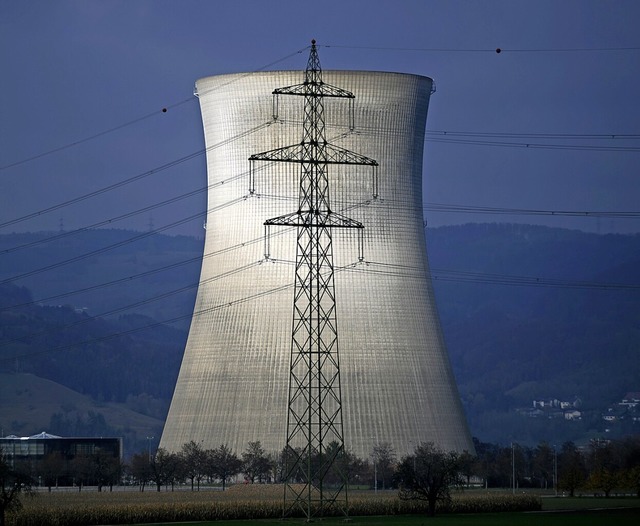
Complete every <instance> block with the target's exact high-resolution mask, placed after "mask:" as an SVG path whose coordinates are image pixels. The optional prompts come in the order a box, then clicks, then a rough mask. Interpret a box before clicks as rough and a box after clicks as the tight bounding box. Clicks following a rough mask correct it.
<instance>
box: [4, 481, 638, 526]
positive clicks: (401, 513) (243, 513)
mask: <svg viewBox="0 0 640 526" xmlns="http://www.w3.org/2000/svg"><path fill="white" fill-rule="evenodd" d="M281 499H282V487H281V486H272V485H254V486H244V485H239V486H234V487H231V488H230V489H229V490H227V491H225V492H222V491H219V490H211V489H209V490H204V491H200V492H191V491H189V490H185V489H180V490H177V491H174V492H166V491H162V492H160V493H158V492H156V491H153V489H151V491H150V490H149V488H148V489H147V490H146V491H145V492H140V491H137V490H136V489H134V488H130V489H129V490H127V491H123V490H122V488H118V489H117V490H116V491H114V492H105V491H103V492H101V493H98V492H97V491H95V489H88V488H86V489H85V490H83V491H82V492H81V493H79V492H77V491H55V490H54V492H52V493H48V492H46V491H43V492H40V493H39V494H38V495H37V496H35V497H33V498H25V499H24V510H23V512H22V513H20V514H19V515H17V516H14V517H11V519H10V521H9V522H8V524H9V525H11V526H41V525H43V524H60V525H70V526H81V525H82V526H84V525H87V524H102V525H105V524H142V523H146V524H156V525H160V524H172V525H173V526H178V525H187V524H194V523H196V524H200V525H210V526H213V525H214V524H215V526H246V525H249V524H259V525H261V526H276V525H279V526H282V525H283V521H282V520H281V519H279V518H275V519H274V518H273V517H279V516H280V513H281V511H280V510H281V505H282V502H281ZM349 500H350V504H351V506H352V509H353V510H354V511H352V513H351V515H352V516H351V518H350V523H351V524H353V525H354V526H360V525H363V526H364V525H369V524H371V525H373V526H376V525H380V526H405V525H406V526H418V525H421V524H434V521H435V523H436V524H439V525H441V526H458V525H460V526H485V525H486V526H489V525H491V526H502V525H505V526H506V525H514V526H555V525H559V526H560V525H562V526H572V525H574V524H575V525H576V526H577V525H580V526H590V525H593V526H596V525H602V524H609V525H612V526H613V525H615V526H626V525H631V524H633V525H634V526H636V525H637V524H640V499H637V498H609V499H605V498H593V497H576V498H564V497H559V498H554V497H551V496H544V497H543V498H542V499H540V496H539V495H537V494H533V495H531V494H529V495H518V496H516V498H515V499H514V498H513V496H512V495H511V494H510V493H509V492H496V491H492V492H489V493H487V492H485V491H482V490H473V491H465V492H462V493H459V494H456V495H455V498H454V504H453V507H452V510H450V511H452V512H449V513H441V514H439V515H437V516H436V518H435V519H431V518H428V517H426V516H425V515H424V513H423V512H421V511H420V509H418V508H416V507H413V508H412V506H414V505H413V503H406V502H402V501H399V500H398V499H397V493H396V492H395V491H386V492H382V491H379V492H378V493H377V494H375V493H374V492H372V491H354V492H350V497H349ZM532 502H533V506H532ZM536 503H537V505H536ZM496 509H503V510H506V511H502V512H500V513H495V512H494V510H496ZM514 509H537V510H538V511H535V512H531V511H529V512H523V511H512V510H514ZM457 510H463V511H471V512H472V513H457ZM211 517H216V518H217V519H216V520H215V521H208V522H207V521H203V519H207V520H208V519H209V518H211ZM232 518H233V519H236V520H230V519H232ZM237 518H240V519H239V520H238V519H237ZM158 521H165V522H158ZM180 521H182V522H180ZM185 521H189V522H185ZM284 522H285V523H286V522H289V523H292V524H294V523H301V522H302V519H290V520H288V521H284ZM322 524H323V526H333V525H335V526H337V525H342V526H344V520H343V519H333V518H329V519H324V520H322Z"/></svg>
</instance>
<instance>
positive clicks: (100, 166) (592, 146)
mask: <svg viewBox="0 0 640 526" xmlns="http://www.w3.org/2000/svg"><path fill="white" fill-rule="evenodd" d="M639 25H640V2H637V1H636V0H628V1H627V0H618V1H615V2H614V1H610V2H605V1H595V0H579V1H574V0H563V1H561V2H560V1H557V0H538V1H535V2H533V1H520V0H507V1H502V0H494V1H491V0H486V1H461V0H392V1H385V0H340V1H335V0H325V1H323V2H310V1H303V0H296V1H293V0H280V1H264V0H262V1H260V0H206V1H205V0H179V1H178V0H155V1H151V0H135V1H132V0H126V1H120V0H102V1H97V0H84V1H81V0H77V1H68V0H0V71H2V81H0V190H1V191H0V234H4V233H10V232H14V231H15V232H22V231H37V230H52V231H58V230H60V229H63V230H65V231H69V230H75V229H79V228H87V227H113V228H131V229H137V230H148V229H150V228H155V229H159V230H161V231H162V232H164V233H166V234H188V235H196V236H203V228H202V227H203V223H204V217H203V216H202V215H199V214H202V212H204V210H205V209H206V198H205V193H204V192H202V191H198V190H202V189H204V187H205V186H206V165H205V159H204V157H203V155H201V153H202V150H203V148H204V138H203V132H202V124H201V119H200V113H199V107H198V100H197V98H196V97H194V96H193V87H194V83H195V81H196V80H197V79H199V78H202V77H206V76H210V75H217V74H224V73H236V72H251V71H258V70H263V69H267V70H269V69H294V70H298V69H299V70H303V69H304V67H305V66H306V59H307V54H308V46H309V43H310V40H311V39H312V38H313V39H316V40H317V43H318V46H319V48H318V50H319V54H320V60H321V63H322V67H323V68H324V69H352V70H378V71H397V72H404V73H414V74H419V75H425V76H428V77H431V78H433V79H434V80H435V83H436V87H437V91H436V93H434V95H433V96H432V99H431V103H430V107H429V115H428V119H427V140H426V141H425V160H424V175H423V177H424V202H425V218H426V220H427V221H428V225H429V226H430V227H437V226H441V225H447V224H458V223H465V222H481V221H491V222H493V221H499V222H524V223H536V224H545V225H549V226H557V227H566V228H576V229H581V230H586V231H591V232H600V233H608V232H618V233H632V232H640V205H639V203H640V184H639V181H638V177H639V175H640V174H639V168H640V104H638V101H637V98H638V92H639V90H638V86H639V85H640V67H639V66H640V32H638V27H639ZM498 48H499V49H500V50H501V52H500V53H497V52H496V50H497V49H498ZM356 96H357V93H356ZM163 108H164V109H166V110H167V111H162V110H163ZM445 132H446V133H445ZM527 145H528V146H527ZM132 179H133V181H131V180H132ZM125 183H126V184H125ZM190 193H191V194H192V195H191V196H190V197H181V196H185V194H190ZM165 201H169V203H168V204H166V205H163V206H157V205H158V204H159V203H162V202H165ZM478 208H482V209H487V208H488V209H492V210H493V211H494V212H499V213H479V210H478ZM460 209H462V212H460V211H458V212H456V211H455V210H460ZM124 216H126V217H124ZM189 217H192V219H188V218H189Z"/></svg>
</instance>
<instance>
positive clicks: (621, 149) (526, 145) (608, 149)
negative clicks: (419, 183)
mask: <svg viewBox="0 0 640 526" xmlns="http://www.w3.org/2000/svg"><path fill="white" fill-rule="evenodd" d="M425 142H442V143H452V144H468V145H474V146H497V147H503V148H525V149H526V148H529V149H532V150H578V151H580V150H586V151H593V152H640V147H638V146H599V145H594V144H551V143H546V144H545V143H532V142H506V141H483V140H478V139H476V140H471V139H455V138H453V139H449V138H444V137H443V138H436V137H425Z"/></svg>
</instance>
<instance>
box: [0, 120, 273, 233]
mask: <svg viewBox="0 0 640 526" xmlns="http://www.w3.org/2000/svg"><path fill="white" fill-rule="evenodd" d="M271 124H273V123H272V122H266V123H263V124H259V125H257V126H255V127H254V128H251V129H249V130H245V131H243V132H241V133H239V134H237V135H234V136H233V137H229V138H228V139H224V140H223V141H220V142H219V143H216V144H213V145H211V146H209V147H208V148H204V149H202V150H198V151H197V152H193V153H191V154H189V155H186V156H184V157H180V158H179V159H176V160H174V161H171V162H168V163H166V164H163V165H161V166H159V167H157V168H153V169H151V170H148V171H146V172H142V173H140V174H137V175H134V176H133V177H129V178H128V179H124V180H122V181H119V182H117V183H114V184H111V185H108V186H105V187H103V188H100V189H98V190H94V191H93V192H89V193H87V194H84V195H81V196H78V197H74V198H73V199H69V200H67V201H64V202H62V203H58V204H56V205H52V206H50V207H48V208H44V209H42V210H38V211H37V212H32V213H31V214H27V215H25V216H22V217H18V218H15V219H12V220H10V221H5V222H4V223H0V228H2V227H5V226H9V225H14V224H16V223H20V222H22V221H26V220H27V219H33V218H34V217H38V216H41V215H43V214H46V213H49V212H53V211H55V210H59V209H60V208H64V207H66V206H69V205H72V204H75V203H79V202H81V201H85V200H86V199H90V198H92V197H95V196H97V195H100V194H104V193H106V192H110V191H112V190H115V189H116V188H121V187H123V186H126V185H128V184H131V183H133V182H135V181H138V180H140V179H144V178H145V177H149V176H150V175H153V174H156V173H158V172H161V171H164V170H167V169H169V168H173V167H174V166H177V165H179V164H181V163H183V162H186V161H189V160H191V159H194V158H196V157H199V156H201V155H203V154H205V153H207V152H209V151H212V150H215V149H216V148H220V147H222V146H225V145H227V144H229V143H231V142H233V141H236V140H238V139H240V138H242V137H246V136H247V135H250V134H252V133H255V132H257V131H259V130H262V129H263V128H266V127H268V126H270V125H271Z"/></svg>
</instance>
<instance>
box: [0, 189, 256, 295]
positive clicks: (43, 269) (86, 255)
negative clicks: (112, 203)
mask: <svg viewBox="0 0 640 526" xmlns="http://www.w3.org/2000/svg"><path fill="white" fill-rule="evenodd" d="M240 201H244V197H238V198H236V199H232V200H231V201H227V202H226V203H223V204H221V205H218V206H217V207H214V208H211V209H209V210H205V211H202V212H198V213H197V214H193V215H191V216H188V217H186V218H183V219H180V220H178V221H174V222H173V223H169V224H167V225H165V226H163V227H160V228H156V229H155V230H152V231H149V232H143V233H141V234H138V235H136V236H133V237H131V238H129V239H125V240H124V241H119V242H117V243H113V244H111V245H107V246H106V247H103V248H99V249H96V250H92V251H90V252H86V253H84V254H80V255H78V256H75V257H72V258H69V259H65V260H63V261H59V262H57V263H52V264H51V265H47V266H45V267H41V268H38V269H35V270H31V271H28V272H24V273H22V274H19V275H17V276H13V277H11V278H6V279H3V280H0V285H3V284H5V283H9V282H12V281H16V280H19V279H23V278H27V277H30V276H34V275H36V274H41V273H43V272H48V271H49V270H53V269H55V268H59V267H62V266H65V265H68V264H70V263H76V262H78V261H82V260H84V259H87V258H89V257H91V256H96V255H98V254H102V253H104V252H107V251H109V250H113V249H114V248H118V247H121V246H124V245H127V244H129V243H133V242H135V241H140V240H141V239H145V238H147V237H149V236H152V235H155V234H157V233H158V232H163V231H165V230H169V229H171V228H174V227H176V226H179V225H183V224H185V223H188V222H190V221H193V220H194V219H197V218H200V217H202V216H206V215H207V213H210V212H214V211H218V210H221V209H222V208H226V207H227V206H232V205H234V204H236V203H238V202H240Z"/></svg>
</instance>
